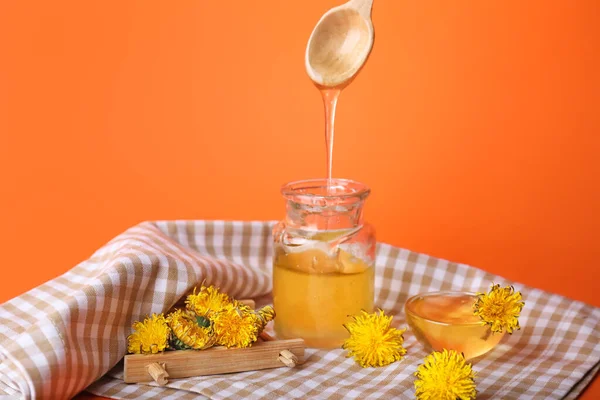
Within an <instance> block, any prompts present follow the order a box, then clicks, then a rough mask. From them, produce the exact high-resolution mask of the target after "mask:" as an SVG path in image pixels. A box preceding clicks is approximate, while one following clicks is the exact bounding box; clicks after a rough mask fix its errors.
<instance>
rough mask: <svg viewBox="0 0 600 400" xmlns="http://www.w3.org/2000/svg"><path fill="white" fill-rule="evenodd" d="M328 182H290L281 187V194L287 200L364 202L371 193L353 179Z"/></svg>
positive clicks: (322, 180) (309, 180)
mask: <svg viewBox="0 0 600 400" xmlns="http://www.w3.org/2000/svg"><path fill="white" fill-rule="evenodd" d="M328 181H329V180H328V179H327V178H318V179H305V180H300V181H293V182H288V183H286V184H284V185H283V186H282V187H281V194H282V195H283V197H285V198H286V199H302V198H305V199H310V200H317V199H324V200H334V199H338V200H352V199H356V200H363V199H365V198H366V197H367V196H368V195H369V193H371V189H370V188H369V187H368V186H367V185H365V184H364V183H361V182H357V181H353V180H351V179H339V178H334V179H331V181H329V182H328ZM328 183H329V185H331V186H329V185H328ZM331 189H333V190H331Z"/></svg>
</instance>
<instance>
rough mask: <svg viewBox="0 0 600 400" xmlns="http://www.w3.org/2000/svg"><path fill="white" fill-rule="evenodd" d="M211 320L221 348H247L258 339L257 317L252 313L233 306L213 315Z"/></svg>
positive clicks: (258, 321)
mask: <svg viewBox="0 0 600 400" xmlns="http://www.w3.org/2000/svg"><path fill="white" fill-rule="evenodd" d="M212 320H213V323H214V327H215V332H216V334H217V343H218V344H220V345H221V346H226V347H228V348H229V347H249V346H251V345H252V343H254V342H256V340H257V338H258V334H259V327H260V325H261V322H260V319H259V317H258V316H257V315H256V314H255V313H253V312H243V311H240V310H239V309H238V308H236V307H234V306H233V304H230V305H228V306H226V307H225V308H224V309H222V310H221V311H220V312H218V313H216V314H214V315H213V317H212Z"/></svg>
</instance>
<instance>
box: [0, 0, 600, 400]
mask: <svg viewBox="0 0 600 400" xmlns="http://www.w3.org/2000/svg"><path fill="white" fill-rule="evenodd" d="M337 4H339V1H334V0H319V1H317V0H312V1H303V2H291V1H279V0H271V1H242V0H239V1H198V0H197V1H176V2H164V1H163V2H158V1H155V2H154V1H135V2H134V1H129V2H123V1H115V2H95V1H69V2H67V1H52V2H50V1H37V2H33V1H20V2H17V1H3V2H0V135H1V136H0V138H1V140H0V179H1V182H2V183H1V186H0V221H2V225H3V226H2V229H1V230H0V232H1V233H0V243H2V249H3V254H2V262H3V267H2V271H3V279H2V280H0V301H5V300H7V299H9V298H11V297H13V296H15V295H18V294H19V293H21V292H23V291H25V290H27V289H29V288H32V287H34V286H36V285H39V284H40V283H42V282H44V281H46V280H48V279H50V278H52V277H54V276H56V275H58V274H60V273H62V272H64V271H66V270H67V269H69V268H70V267H72V266H73V265H75V264H76V263H77V262H79V261H81V260H82V259H85V258H86V257H87V256H89V255H90V254H91V253H92V252H93V251H94V250H95V249H96V248H98V247H99V246H101V245H102V244H103V243H105V242H106V241H107V240H109V239H110V238H112V237H113V236H115V235H117V234H118V233H120V232H121V231H123V230H125V229H126V228H127V227H129V226H131V225H133V224H136V223H138V222H140V221H143V220H154V219H177V218H186V219H243V220H251V219H261V220H262V219H279V218H281V217H282V216H283V212H284V204H283V201H282V199H281V198H280V196H279V193H278V189H279V186H280V185H281V184H282V183H284V182H287V181H290V180H296V179H303V178H311V177H322V176H323V175H324V172H325V149H324V132H323V129H324V124H323V115H322V114H323V112H322V105H321V100H320V97H319V93H318V92H317V90H316V89H315V88H314V87H313V86H312V85H311V83H310V81H309V79H308V78H307V76H306V74H305V72H304V64H303V57H304V49H305V45H306V42H307V39H308V36H309V34H310V32H311V30H312V28H313V26H314V24H315V23H316V21H317V20H318V18H319V17H320V15H321V14H322V13H323V12H324V11H326V10H327V9H328V8H330V7H332V6H334V5H337ZM598 15H600V2H598V1H596V0H587V1H585V0H579V1H568V0H562V1H547V0H536V1H533V0H531V1H526V2H524V1H517V0H514V1H507V0H504V1H500V0H498V1H484V2H444V1H426V2H418V1H398V0H376V1H375V8H374V12H373V20H374V25H375V31H376V41H375V47H374V50H373V53H372V55H371V58H370V59H369V62H368V64H367V65H366V67H365V68H364V69H363V71H362V72H361V74H360V76H359V77H358V78H357V79H356V80H355V81H354V82H353V83H352V85H350V87H348V88H347V89H346V90H345V91H344V93H342V96H341V98H340V103H339V106H338V118H337V121H336V128H337V133H336V143H335V156H334V175H335V176H337V177H347V178H352V179H356V180H360V181H363V182H365V183H368V184H369V185H370V186H371V187H372V190H373V193H372V196H371V198H370V199H369V200H368V206H367V219H368V220H369V221H370V222H372V223H373V224H374V225H375V226H376V228H377V229H378V238H379V240H381V241H384V242H388V243H391V244H394V245H397V246H402V247H406V248H410V249H413V250H417V251H421V252H426V253H429V254H432V255H435V256H439V257H444V258H447V259H451V260H455V261H460V262H465V263H468V264H472V265H475V266H478V267H480V268H483V269H485V270H488V271H491V272H493V273H497V274H500V275H503V276H506V277H508V278H511V279H514V280H517V281H519V282H523V283H526V284H529V285H533V286H537V287H540V288H543V289H546V290H549V291H552V292H556V293H560V294H563V295H566V296H569V297H571V298H574V299H578V300H583V301H585V302H588V303H590V304H593V305H595V306H600V295H599V294H598V289H599V288H600V287H599V286H598V281H599V278H600V273H599V272H598V271H599V267H598V260H600V245H599V244H598V236H599V235H598V232H599V231H600V212H599V211H600V206H599V205H600V185H599V174H600V163H599V161H598V156H599V151H600V75H599V72H598V71H600V25H599V24H598V23H597V22H598V20H597V17H598ZM595 386H596V387H595V388H594V390H595V392H594V393H596V394H597V395H598V396H600V385H598V383H596V385H595ZM588 393H589V392H588ZM590 396H593V394H592V393H590ZM590 398H592V397H590Z"/></svg>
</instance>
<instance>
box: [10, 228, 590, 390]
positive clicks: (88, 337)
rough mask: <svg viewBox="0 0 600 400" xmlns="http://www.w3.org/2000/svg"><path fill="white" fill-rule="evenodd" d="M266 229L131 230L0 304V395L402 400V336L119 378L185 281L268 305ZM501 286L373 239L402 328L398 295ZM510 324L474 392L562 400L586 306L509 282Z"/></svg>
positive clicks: (405, 381) (575, 365)
mask: <svg viewBox="0 0 600 400" xmlns="http://www.w3.org/2000/svg"><path fill="white" fill-rule="evenodd" d="M271 227H272V223H267V222H218V221H215V222H203V221H198V222H188V221H178V222H157V223H142V224H140V225H138V226H136V227H134V228H131V229H129V230H128V231H126V232H125V233H123V234H122V235H120V236H118V237H116V238H115V239H114V240H112V241H111V242H109V243H108V244H107V245H105V246H104V247H103V248H101V249H100V250H98V251H97V252H96V253H95V254H94V255H93V256H92V257H91V258H90V259H89V260H87V261H85V262H83V263H81V264H79V265H78V266H76V267H75V268H73V269H72V270H71V271H69V272H67V273H66V274H64V275H62V276H60V277H58V278H56V279H53V280H51V281H49V282H47V283H45V284H43V285H42V286H40V287H38V288H36V289H33V290H31V291H29V292H27V293H25V294H23V295H21V296H19V297H16V298H14V299H12V300H10V301H8V302H6V303H4V304H2V305H1V306H0V394H3V393H4V394H8V395H14V396H15V397H17V398H19V397H22V398H25V399H30V398H35V399H61V398H70V397H72V396H74V395H75V394H76V393H78V392H79V391H81V390H83V389H85V388H86V387H87V390H89V391H90V392H92V393H95V394H98V395H102V396H106V397H113V398H118V399H195V398H198V396H199V395H203V396H206V397H209V398H214V399H240V398H250V399H252V398H255V399H256V398H269V399H276V398H333V399H341V398H361V399H371V398H373V399H375V398H383V399H389V398H398V399H411V398H414V388H413V381H414V376H413V373H414V372H415V370H416V367H417V365H419V364H420V363H421V361H422V359H423V358H424V357H425V356H426V354H427V352H426V351H425V350H424V349H423V348H422V346H421V345H420V344H419V343H418V342H416V341H415V338H414V336H413V335H412V334H411V333H410V331H407V332H406V333H405V339H406V340H405V345H406V348H407V350H408V353H407V355H406V357H405V358H404V359H403V360H402V361H400V362H397V363H394V364H392V365H390V366H387V367H383V368H365V369H363V368H360V367H359V366H357V365H356V364H355V363H354V361H353V360H352V359H347V358H345V357H344V352H343V351H342V350H331V351H324V350H314V349H308V351H307V362H306V363H305V364H304V365H302V366H299V367H297V368H293V369H288V368H278V369H272V370H264V371H254V372H244V373H237V374H228V375H217V376H209V377H198V378H188V379H180V380H171V381H170V382H169V383H168V385H167V386H166V387H157V386H155V385H154V384H125V383H124V382H123V380H122V376H123V372H122V365H121V363H119V361H120V360H121V359H122V358H123V355H124V354H125V352H126V337H127V335H128V334H129V333H130V332H131V324H132V322H133V321H135V320H139V319H143V317H144V316H145V315H146V314H149V313H160V312H164V311H166V310H168V309H169V308H171V306H173V305H174V304H175V303H176V302H177V300H178V299H179V298H181V297H182V296H183V295H185V294H186V293H187V292H188V291H189V290H190V289H191V288H193V287H194V286H195V285H197V284H198V283H199V282H201V281H203V280H206V281H207V282H208V283H212V284H215V285H216V286H219V287H221V288H222V289H223V290H224V291H226V292H227V293H229V294H231V295H232V296H234V297H236V298H257V299H262V300H263V301H268V295H269V293H270V290H271V282H270V270H271V256H272V246H271V243H272V237H271ZM492 282H495V283H500V284H503V285H504V284H510V283H512V282H508V281H506V280H505V279H503V278H501V277H498V276H494V275H491V274H488V273H486V272H484V271H481V270H478V269H475V268H472V267H469V266H466V265H461V264H455V263H451V262H448V261H444V260H440V259H437V258H433V257H429V256H426V255H423V254H417V253H413V252H410V251H407V250H403V249H399V248H397V247H392V246H389V245H386V244H380V245H379V246H378V249H377V260H376V280H375V285H376V304H377V305H378V306H379V307H381V308H383V309H384V310H386V311H388V312H391V313H393V314H395V315H396V317H395V324H396V326H402V327H404V326H406V321H405V319H404V314H403V305H404V302H405V301H406V299H407V298H408V296H411V295H414V294H417V293H421V292H427V291H437V290H469V291H485V290H487V289H488V287H489V285H490V284H491V283H492ZM515 286H516V288H517V290H520V291H521V292H522V293H523V297H524V300H525V303H526V305H525V308H524V309H523V313H522V315H521V318H520V323H521V326H522V329H521V330H520V331H517V332H516V333H515V334H513V335H512V336H508V335H506V336H505V338H504V339H503V341H502V342H501V343H500V344H499V345H498V346H497V347H496V348H495V349H494V350H492V351H491V352H490V353H488V354H487V355H486V356H484V357H482V358H480V359H476V360H474V365H473V368H474V369H475V371H477V378H476V382H477V389H478V391H479V393H480V396H479V397H480V398H494V399H499V398H502V399H541V398H546V399H573V398H576V397H577V396H578V394H579V393H581V391H582V390H583V389H584V388H585V387H586V386H587V385H588V384H589V383H590V381H591V380H592V379H593V378H594V376H595V375H596V373H597V372H598V369H599V368H600V326H599V323H600V309H598V308H594V307H591V306H589V305H586V304H583V303H580V302H577V301H572V300H569V299H566V298H564V297H561V296H557V295H553V294H550V293H546V292H543V291H541V290H538V289H534V288H530V287H526V286H524V285H520V284H516V285H515Z"/></svg>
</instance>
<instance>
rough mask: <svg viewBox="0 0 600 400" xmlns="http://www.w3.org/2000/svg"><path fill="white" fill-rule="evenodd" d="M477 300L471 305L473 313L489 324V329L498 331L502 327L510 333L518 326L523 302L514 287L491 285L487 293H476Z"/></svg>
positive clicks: (501, 329)
mask: <svg viewBox="0 0 600 400" xmlns="http://www.w3.org/2000/svg"><path fill="white" fill-rule="evenodd" d="M477 296H478V298H477V301H476V302H475V304H474V305H473V309H474V314H475V315H477V316H479V318H481V321H482V322H483V323H484V324H486V325H490V326H491V331H492V332H494V333H500V332H502V331H503V330H504V329H506V332H508V333H510V334H512V333H513V331H514V330H515V329H516V330H518V329H520V327H519V319H518V318H519V315H520V314H521V310H522V309H523V306H524V305H525V303H524V302H523V301H522V297H521V293H520V292H515V288H513V287H512V286H507V287H505V288H502V287H500V285H492V287H491V289H490V291H489V292H488V293H477Z"/></svg>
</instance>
